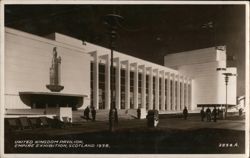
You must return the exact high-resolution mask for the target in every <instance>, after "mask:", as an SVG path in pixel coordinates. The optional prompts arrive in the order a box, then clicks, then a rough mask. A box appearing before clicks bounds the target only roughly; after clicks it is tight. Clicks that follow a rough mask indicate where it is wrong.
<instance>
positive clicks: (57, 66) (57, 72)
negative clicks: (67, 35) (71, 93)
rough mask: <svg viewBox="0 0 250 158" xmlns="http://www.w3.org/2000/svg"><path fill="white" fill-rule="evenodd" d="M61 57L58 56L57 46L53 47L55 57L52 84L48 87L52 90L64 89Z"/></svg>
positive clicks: (51, 68)
mask: <svg viewBox="0 0 250 158" xmlns="http://www.w3.org/2000/svg"><path fill="white" fill-rule="evenodd" d="M60 77H61V57H60V56H59V57H57V51H56V47H54V48H53V58H52V64H51V67H50V84H49V85H46V87H47V88H48V89H49V90H50V91H52V92H60V91H61V90H63V88H64V87H63V86H61V85H60V82H61V78H60Z"/></svg>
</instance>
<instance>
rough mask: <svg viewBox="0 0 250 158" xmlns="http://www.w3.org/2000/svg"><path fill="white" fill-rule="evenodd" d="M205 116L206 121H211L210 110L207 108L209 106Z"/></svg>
mask: <svg viewBox="0 0 250 158" xmlns="http://www.w3.org/2000/svg"><path fill="white" fill-rule="evenodd" d="M206 116H207V121H209V122H210V121H211V110H210V109H209V107H208V108H207V110H206Z"/></svg>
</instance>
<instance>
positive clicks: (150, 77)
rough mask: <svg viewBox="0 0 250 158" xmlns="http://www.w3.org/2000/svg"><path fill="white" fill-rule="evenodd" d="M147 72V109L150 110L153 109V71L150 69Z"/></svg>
mask: <svg viewBox="0 0 250 158" xmlns="http://www.w3.org/2000/svg"><path fill="white" fill-rule="evenodd" d="M148 70H149V81H148V84H149V85H148V98H149V101H148V109H149V110H152V109H153V70H152V67H149V68H148Z"/></svg>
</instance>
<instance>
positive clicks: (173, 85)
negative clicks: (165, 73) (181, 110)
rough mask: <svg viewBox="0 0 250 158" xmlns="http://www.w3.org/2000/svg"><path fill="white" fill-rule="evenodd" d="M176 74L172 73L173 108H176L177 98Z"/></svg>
mask: <svg viewBox="0 0 250 158" xmlns="http://www.w3.org/2000/svg"><path fill="white" fill-rule="evenodd" d="M175 98H176V97H175V74H173V75H172V107H171V110H176V108H175V106H176V99H175Z"/></svg>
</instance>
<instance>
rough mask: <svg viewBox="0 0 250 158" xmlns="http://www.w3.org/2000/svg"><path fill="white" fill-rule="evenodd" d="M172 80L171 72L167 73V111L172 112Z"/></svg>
mask: <svg viewBox="0 0 250 158" xmlns="http://www.w3.org/2000/svg"><path fill="white" fill-rule="evenodd" d="M170 80H171V74H170V72H168V73H167V110H168V111H170V110H171V100H172V98H171V93H172V92H171V89H170V86H171V85H170V83H171V82H170Z"/></svg>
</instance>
